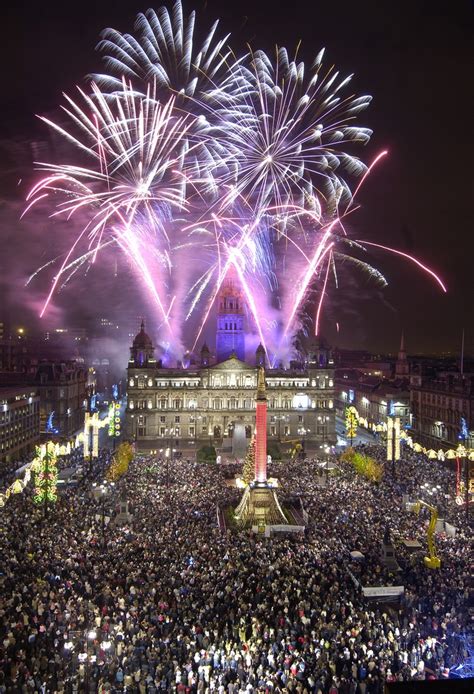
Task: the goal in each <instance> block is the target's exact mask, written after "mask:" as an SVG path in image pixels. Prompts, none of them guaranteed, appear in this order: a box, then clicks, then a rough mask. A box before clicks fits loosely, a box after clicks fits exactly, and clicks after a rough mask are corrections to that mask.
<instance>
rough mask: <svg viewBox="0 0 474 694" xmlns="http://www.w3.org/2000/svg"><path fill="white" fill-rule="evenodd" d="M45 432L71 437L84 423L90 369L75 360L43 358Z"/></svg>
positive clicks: (40, 386) (42, 419)
mask: <svg viewBox="0 0 474 694" xmlns="http://www.w3.org/2000/svg"><path fill="white" fill-rule="evenodd" d="M36 384H37V388H38V392H39V396H40V404H41V406H40V428H41V432H42V433H48V434H55V435H58V436H61V437H69V436H72V435H73V434H75V433H76V432H77V431H79V430H80V429H81V428H82V426H83V424H84V403H85V401H86V397H87V393H86V386H87V369H86V368H85V367H83V366H79V365H78V364H76V363H75V362H43V363H41V364H39V366H38V370H37V373H36Z"/></svg>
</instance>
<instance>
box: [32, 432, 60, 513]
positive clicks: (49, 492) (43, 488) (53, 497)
mask: <svg viewBox="0 0 474 694" xmlns="http://www.w3.org/2000/svg"><path fill="white" fill-rule="evenodd" d="M56 460H57V458H56V449H55V445H54V443H52V442H51V441H50V442H49V443H47V444H46V446H45V449H43V450H41V449H40V448H39V447H37V448H36V463H35V491H34V497H33V499H34V501H35V503H36V504H44V505H45V508H46V507H47V505H48V503H54V502H55V501H57V498H58V497H57V494H56V490H57V482H58V468H57V465H56Z"/></svg>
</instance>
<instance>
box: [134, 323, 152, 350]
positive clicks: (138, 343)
mask: <svg viewBox="0 0 474 694" xmlns="http://www.w3.org/2000/svg"><path fill="white" fill-rule="evenodd" d="M133 346H134V348H136V349H147V348H150V347H153V343H152V341H151V337H150V336H149V335H147V333H146V332H145V322H144V321H143V320H142V322H141V325H140V332H139V333H138V335H137V336H136V337H135V339H134V341H133Z"/></svg>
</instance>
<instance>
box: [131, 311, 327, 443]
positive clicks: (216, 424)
mask: <svg viewBox="0 0 474 694" xmlns="http://www.w3.org/2000/svg"><path fill="white" fill-rule="evenodd" d="M224 325H225V322H224ZM224 330H225V328H224ZM252 361H253V363H248V362H246V361H243V360H242V359H238V358H237V356H236V355H235V354H231V355H230V356H229V358H225V359H224V360H223V361H219V360H216V361H213V360H212V359H211V355H210V351H209V348H208V347H207V345H206V344H205V345H204V346H203V348H202V350H201V354H200V363H199V364H198V365H192V364H191V365H190V366H189V368H183V367H182V366H180V365H179V366H178V365H177V366H176V367H164V366H163V365H162V364H161V362H160V361H158V362H157V361H156V359H155V356H154V347H153V343H152V340H151V338H150V337H149V336H148V335H147V333H146V332H145V326H144V324H143V323H142V326H141V329H140V332H139V333H138V335H137V336H136V337H135V340H134V342H133V345H132V348H131V353H130V361H129V364H128V369H127V396H128V400H127V410H126V434H127V435H128V436H129V437H130V438H133V439H134V440H135V441H136V442H137V447H138V448H139V449H140V450H156V449H160V448H165V447H171V448H176V449H179V450H192V449H196V448H198V447H199V446H201V445H203V444H209V443H212V444H214V445H216V446H218V447H219V448H220V449H222V451H223V452H226V451H228V452H231V451H232V450H233V448H234V444H235V435H234V432H235V434H236V433H237V431H243V432H244V436H245V437H246V439H247V441H248V440H249V439H250V437H251V436H252V434H253V433H254V430H255V417H256V409H255V408H256V397H255V393H256V388H257V375H258V368H259V367H261V366H265V352H264V351H263V348H262V347H260V346H259V347H258V348H257V350H256V352H255V357H254V360H252ZM265 382H266V390H267V407H268V417H267V436H268V439H269V441H271V442H275V443H277V442H281V443H282V444H283V445H284V444H285V443H288V447H289V446H290V445H292V444H294V442H295V441H296V440H298V441H300V442H301V443H302V444H303V446H304V447H305V448H306V449H307V450H311V449H319V447H320V446H321V445H323V444H332V443H335V441H336V436H335V408H334V367H333V362H332V357H331V353H330V351H329V350H328V349H327V348H326V347H324V346H323V345H321V344H319V345H315V347H314V349H313V350H311V351H310V353H309V355H308V357H307V360H306V361H305V363H304V364H300V365H296V364H292V368H289V369H284V368H274V369H272V368H266V369H265Z"/></svg>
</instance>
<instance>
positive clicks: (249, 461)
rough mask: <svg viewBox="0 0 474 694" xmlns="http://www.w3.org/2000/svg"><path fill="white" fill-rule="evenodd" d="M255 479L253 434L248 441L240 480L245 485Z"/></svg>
mask: <svg viewBox="0 0 474 694" xmlns="http://www.w3.org/2000/svg"><path fill="white" fill-rule="evenodd" d="M254 479H255V434H254V435H253V436H252V438H251V439H250V443H249V447H248V449H247V453H246V454H245V459H244V467H243V470H242V480H243V481H244V482H245V484H246V485H249V484H250V482H253V481H254Z"/></svg>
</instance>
